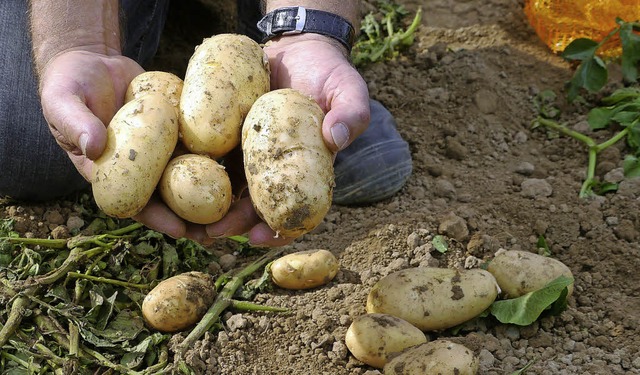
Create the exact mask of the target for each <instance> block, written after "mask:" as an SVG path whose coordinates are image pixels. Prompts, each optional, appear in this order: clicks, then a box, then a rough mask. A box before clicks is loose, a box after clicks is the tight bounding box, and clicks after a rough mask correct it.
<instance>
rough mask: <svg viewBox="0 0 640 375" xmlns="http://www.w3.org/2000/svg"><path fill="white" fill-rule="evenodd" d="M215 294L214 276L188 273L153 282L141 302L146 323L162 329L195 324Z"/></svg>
mask: <svg viewBox="0 0 640 375" xmlns="http://www.w3.org/2000/svg"><path fill="white" fill-rule="evenodd" d="M215 297H216V288H215V280H214V278H213V276H211V275H209V274H206V273H203V272H197V271H193V272H187V273H183V274H180V275H176V276H173V277H170V278H168V279H166V280H163V281H161V282H160V283H159V284H158V285H156V287H155V288H153V290H151V292H149V294H147V295H146V297H145V298H144V300H143V301H142V317H143V318H144V320H145V322H147V324H148V325H149V326H150V327H151V328H153V329H156V330H158V331H161V332H178V331H182V330H184V329H187V328H189V327H190V326H192V325H193V324H195V323H197V322H198V321H199V320H200V319H202V317H203V316H204V314H205V313H206V312H207V310H208V309H209V307H210V306H211V305H212V304H213V301H214V299H215Z"/></svg>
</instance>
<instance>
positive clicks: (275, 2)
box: [265, 0, 360, 31]
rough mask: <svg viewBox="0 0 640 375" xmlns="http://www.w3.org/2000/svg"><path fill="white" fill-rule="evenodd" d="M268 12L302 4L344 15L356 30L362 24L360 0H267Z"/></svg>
mask: <svg viewBox="0 0 640 375" xmlns="http://www.w3.org/2000/svg"><path fill="white" fill-rule="evenodd" d="M265 5H266V9H265V11H266V12H270V11H272V10H274V9H276V8H282V7H291V6H302V7H306V8H310V9H318V10H324V11H326V12H331V13H334V14H337V15H339V16H341V17H344V18H345V19H346V20H347V21H349V22H350V23H351V25H353V27H354V28H355V30H356V31H357V30H358V29H359V24H360V1H358V0H343V1H340V0H326V1H325V0H322V1H320V0H266V1H265Z"/></svg>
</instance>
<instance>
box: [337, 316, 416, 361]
mask: <svg viewBox="0 0 640 375" xmlns="http://www.w3.org/2000/svg"><path fill="white" fill-rule="evenodd" d="M425 342H427V337H426V336H425V334H424V333H423V332H422V331H421V330H419V329H418V328H417V327H415V326H414V325H412V324H411V323H409V322H407V321H406V320H402V319H400V318H397V317H395V316H391V315H387V314H366V315H361V316H359V317H357V318H355V319H354V320H353V322H352V323H351V325H350V326H349V329H347V334H346V336H345V343H346V344H347V348H348V349H349V351H350V352H351V354H353V356H354V357H356V358H357V359H358V360H359V361H362V362H364V363H366V364H368V365H369V366H373V367H377V368H382V367H384V365H385V363H387V361H388V360H389V359H390V358H392V357H393V356H394V355H396V354H398V353H400V352H402V351H403V350H405V349H407V348H409V347H412V346H415V345H419V344H423V343H425Z"/></svg>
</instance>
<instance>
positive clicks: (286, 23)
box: [258, 7, 355, 51]
mask: <svg viewBox="0 0 640 375" xmlns="http://www.w3.org/2000/svg"><path fill="white" fill-rule="evenodd" d="M258 29H259V30H260V31H261V32H262V34H263V39H262V42H263V43H265V42H267V41H268V40H271V39H273V38H275V37H276V36H279V35H290V34H300V33H317V34H322V35H326V36H329V37H331V38H333V39H335V40H337V41H339V42H340V43H341V44H342V45H344V46H345V47H347V51H351V47H352V46H353V43H354V40H355V30H354V29H353V25H351V23H349V21H347V20H346V19H344V18H343V17H340V16H338V15H337V14H333V13H329V12H325V11H322V10H316V9H307V8H304V7H284V8H278V9H275V10H273V11H271V12H269V13H267V14H265V16H264V17H262V19H261V20H260V21H259V22H258Z"/></svg>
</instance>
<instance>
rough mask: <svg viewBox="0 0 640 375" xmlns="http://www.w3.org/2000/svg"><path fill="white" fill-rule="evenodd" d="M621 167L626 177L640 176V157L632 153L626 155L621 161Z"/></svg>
mask: <svg viewBox="0 0 640 375" xmlns="http://www.w3.org/2000/svg"><path fill="white" fill-rule="evenodd" d="M622 168H623V170H624V175H625V176H626V177H640V159H638V158H637V157H636V156H633V155H627V156H626V157H625V158H624V161H623V162H622Z"/></svg>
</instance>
